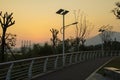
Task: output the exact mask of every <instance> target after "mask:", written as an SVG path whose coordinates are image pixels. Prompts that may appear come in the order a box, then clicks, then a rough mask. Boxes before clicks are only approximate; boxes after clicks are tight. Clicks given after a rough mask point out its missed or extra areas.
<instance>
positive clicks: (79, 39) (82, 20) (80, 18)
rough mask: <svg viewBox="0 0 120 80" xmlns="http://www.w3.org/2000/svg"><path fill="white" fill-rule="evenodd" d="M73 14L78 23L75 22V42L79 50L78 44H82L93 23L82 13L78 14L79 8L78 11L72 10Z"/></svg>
mask: <svg viewBox="0 0 120 80" xmlns="http://www.w3.org/2000/svg"><path fill="white" fill-rule="evenodd" d="M74 15H75V21H76V22H78V24H76V44H77V46H78V51H79V47H80V45H81V46H84V44H85V41H86V38H87V37H88V36H89V34H90V32H91V31H92V29H93V25H91V23H89V22H88V20H87V19H86V16H85V15H84V14H83V13H81V14H80V10H79V11H78V13H76V11H74Z"/></svg>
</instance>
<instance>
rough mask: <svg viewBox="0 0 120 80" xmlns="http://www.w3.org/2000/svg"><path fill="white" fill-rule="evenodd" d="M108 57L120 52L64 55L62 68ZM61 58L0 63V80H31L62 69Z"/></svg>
mask: <svg viewBox="0 0 120 80" xmlns="http://www.w3.org/2000/svg"><path fill="white" fill-rule="evenodd" d="M109 56H120V52H119V51H104V53H102V52H101V51H81V52H73V53H66V54H65V65H64V66H68V65H72V64H75V63H78V62H82V61H86V60H91V59H96V58H102V57H109ZM62 58H63V55H62V54H57V55H50V56H43V57H36V58H29V59H23V60H17V61H11V62H5V63H0V80H26V79H27V80H31V79H32V78H35V77H37V76H40V75H43V74H46V73H48V72H51V71H54V70H56V69H59V68H62V67H64V66H63V63H62V62H63V61H62Z"/></svg>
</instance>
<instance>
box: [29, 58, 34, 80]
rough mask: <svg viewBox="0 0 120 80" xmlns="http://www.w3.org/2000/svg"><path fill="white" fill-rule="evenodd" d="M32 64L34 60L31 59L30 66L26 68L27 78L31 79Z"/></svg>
mask: <svg viewBox="0 0 120 80" xmlns="http://www.w3.org/2000/svg"><path fill="white" fill-rule="evenodd" d="M33 64H34V60H32V61H31V63H30V66H29V70H28V80H31V79H32V67H33Z"/></svg>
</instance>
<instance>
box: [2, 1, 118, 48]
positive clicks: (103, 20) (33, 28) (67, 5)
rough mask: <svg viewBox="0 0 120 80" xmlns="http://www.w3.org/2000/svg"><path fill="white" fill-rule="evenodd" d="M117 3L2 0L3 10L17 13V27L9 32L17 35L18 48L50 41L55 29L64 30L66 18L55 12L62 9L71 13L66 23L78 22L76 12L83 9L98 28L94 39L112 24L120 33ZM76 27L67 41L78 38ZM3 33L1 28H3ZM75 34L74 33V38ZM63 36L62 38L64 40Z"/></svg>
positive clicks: (72, 29) (71, 29) (14, 26)
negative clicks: (99, 29) (116, 10)
mask: <svg viewBox="0 0 120 80" xmlns="http://www.w3.org/2000/svg"><path fill="white" fill-rule="evenodd" d="M115 2H116V1H115V0H0V11H3V12H6V11H7V12H8V13H10V12H13V13H14V14H13V17H14V20H15V21H16V23H15V25H13V26H11V27H9V29H8V32H10V33H13V34H17V40H18V41H17V46H18V45H19V44H20V42H21V40H31V41H32V42H33V43H34V42H40V43H43V42H46V41H47V42H49V41H50V38H51V32H50V29H51V28H56V29H58V30H59V29H60V28H61V26H62V16H60V15H58V14H56V13H55V12H56V11H57V10H58V9H60V8H63V9H66V10H69V11H70V12H69V14H67V15H66V16H65V17H66V24H70V23H73V22H74V14H73V11H74V10H78V9H80V10H81V11H82V12H84V13H85V14H86V15H87V18H88V20H89V21H90V22H91V23H92V24H93V25H94V26H95V27H94V30H93V32H92V33H91V35H90V37H91V36H94V35H96V34H98V28H99V27H100V26H102V25H107V24H110V25H112V26H114V31H120V28H119V25H120V20H117V19H116V18H115V16H114V15H113V14H112V13H111V12H110V11H111V10H112V9H113V8H114V7H115ZM74 28H75V27H74V26H71V27H70V28H67V30H66V38H67V37H70V36H72V37H73V35H74V33H75V31H74ZM0 30H1V29H0ZM71 31H72V34H73V35H71ZM61 36H62V35H61V34H59V37H60V38H61Z"/></svg>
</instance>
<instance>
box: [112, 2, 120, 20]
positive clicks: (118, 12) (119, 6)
mask: <svg viewBox="0 0 120 80" xmlns="http://www.w3.org/2000/svg"><path fill="white" fill-rule="evenodd" d="M115 4H116V8H114V9H113V10H112V12H113V13H114V15H115V16H116V17H117V18H118V19H120V2H116V3H115Z"/></svg>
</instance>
